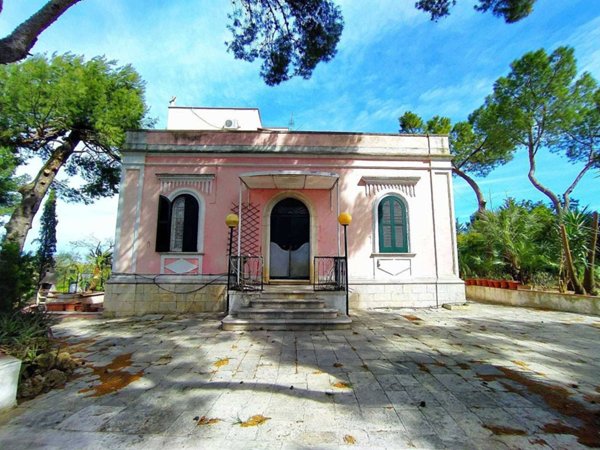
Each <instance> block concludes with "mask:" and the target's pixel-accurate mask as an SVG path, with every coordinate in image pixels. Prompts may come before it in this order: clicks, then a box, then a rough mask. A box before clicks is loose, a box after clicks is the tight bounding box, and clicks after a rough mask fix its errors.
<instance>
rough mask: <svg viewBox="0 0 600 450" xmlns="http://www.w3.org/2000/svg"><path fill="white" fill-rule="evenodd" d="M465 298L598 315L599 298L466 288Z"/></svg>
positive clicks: (474, 287)
mask: <svg viewBox="0 0 600 450" xmlns="http://www.w3.org/2000/svg"><path fill="white" fill-rule="evenodd" d="M467 298H468V299H469V300H475V301H479V302H483V303H494V304H502V305H510V306H526V307H530V308H540V309H546V310H548V309H549V310H553V311H565V312H574V313H580V314H593V315H600V297H591V296H587V295H574V294H561V293H558V292H543V291H528V290H523V289H519V290H509V289H498V288H490V287H484V286H467Z"/></svg>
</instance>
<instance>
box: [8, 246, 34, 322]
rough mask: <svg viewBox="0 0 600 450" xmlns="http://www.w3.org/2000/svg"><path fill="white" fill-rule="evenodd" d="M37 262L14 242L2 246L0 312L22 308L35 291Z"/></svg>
mask: <svg viewBox="0 0 600 450" xmlns="http://www.w3.org/2000/svg"><path fill="white" fill-rule="evenodd" d="M36 273H37V264H36V259H35V258H34V257H33V256H31V255H29V254H21V253H20V252H19V249H18V246H17V245H16V244H14V243H7V242H4V243H2V245H1V246H0V312H11V311H14V310H15V309H18V308H20V307H21V306H22V305H23V303H24V302H25V301H27V300H28V299H29V298H31V296H32V295H33V294H34V293H35V290H36V288H37V286H36V281H35V280H36V278H37V277H36Z"/></svg>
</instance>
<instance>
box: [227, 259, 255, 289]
mask: <svg viewBox="0 0 600 450" xmlns="http://www.w3.org/2000/svg"><path fill="white" fill-rule="evenodd" d="M229 263H230V264H229V268H230V269H229V284H228V286H229V289H231V290H233V291H262V289H263V259H262V256H248V255H242V256H237V255H233V256H230V258H229Z"/></svg>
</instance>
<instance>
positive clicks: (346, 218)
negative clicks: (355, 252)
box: [338, 212, 352, 316]
mask: <svg viewBox="0 0 600 450" xmlns="http://www.w3.org/2000/svg"><path fill="white" fill-rule="evenodd" d="M338 222H339V224H340V225H342V226H343V227H344V260H345V262H346V315H347V316H349V315H350V300H349V286H348V235H347V234H346V231H347V230H346V228H347V227H348V225H350V223H351V222H352V216H351V215H350V214H349V213H347V212H343V213H341V214H340V215H339V216H338Z"/></svg>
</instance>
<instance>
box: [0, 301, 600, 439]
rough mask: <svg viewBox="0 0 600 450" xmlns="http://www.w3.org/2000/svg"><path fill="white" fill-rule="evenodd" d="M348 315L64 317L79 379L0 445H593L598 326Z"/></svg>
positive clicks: (556, 319)
mask: <svg viewBox="0 0 600 450" xmlns="http://www.w3.org/2000/svg"><path fill="white" fill-rule="evenodd" d="M353 319H354V323H353V325H352V329H351V330H345V331H325V332H274V331H255V332H224V331H221V330H219V318H218V317H217V316H215V315H194V316H162V315H153V316H145V317H141V318H127V319H113V320H106V319H92V320H90V319H76V318H72V319H68V320H64V321H63V322H62V323H60V324H59V325H57V326H56V327H55V329H54V332H55V335H56V336H57V337H60V338H63V339H65V340H67V341H68V342H69V344H70V347H71V351H76V352H77V356H79V357H80V358H81V359H82V361H83V362H85V365H83V366H82V368H81V369H80V370H79V378H77V379H75V380H72V381H70V382H69V383H67V385H66V387H65V388H64V389H58V390H54V391H52V392H49V393H47V394H44V395H42V396H40V397H38V398H36V399H34V400H31V401H27V402H24V403H22V404H21V405H19V407H17V408H16V409H13V410H11V411H10V412H9V413H7V414H4V415H3V416H0V448H2V449H32V448H56V449H80V448H99V449H100V448H101V449H109V448H110V449H113V448H115V449H117V448H140V449H146V450H149V449H155V448H156V449H170V448H210V449H221V448H222V449H226V448H252V449H260V448H275V449H277V448H297V449H301V448H302V449H303V448H338V447H348V448H369V449H372V448H456V449H469V448H476V449H486V448H490V449H502V448H536V449H537V448H539V449H542V448H556V449H558V448H565V449H574V448H587V447H586V445H588V446H590V445H591V446H599V445H600V436H599V433H600V412H599V411H600V357H599V356H600V317H594V316H584V315H577V314H568V313H557V312H547V311H535V310H531V309H518V308H509V307H501V306H490V305H482V304H471V306H470V307H469V308H468V309H466V310H452V311H449V310H445V309H439V310H408V309H401V310H376V311H356V312H353Z"/></svg>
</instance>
